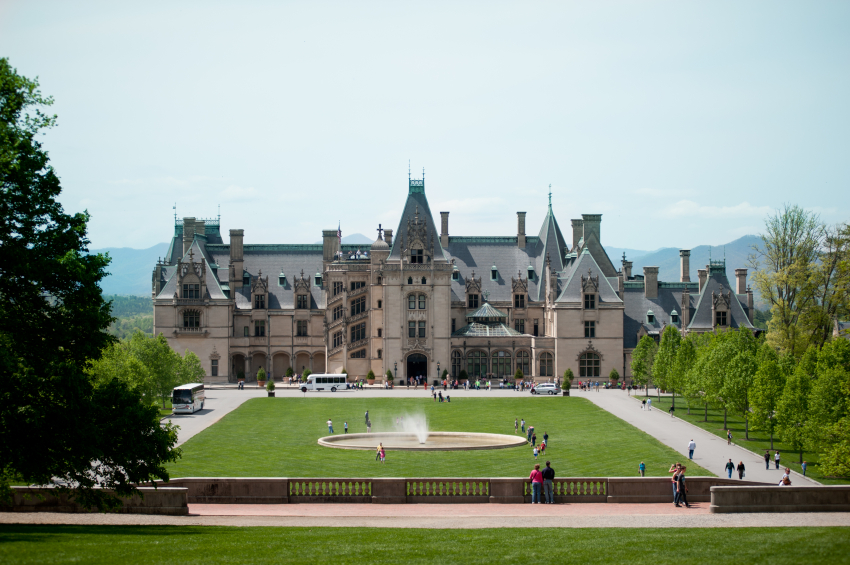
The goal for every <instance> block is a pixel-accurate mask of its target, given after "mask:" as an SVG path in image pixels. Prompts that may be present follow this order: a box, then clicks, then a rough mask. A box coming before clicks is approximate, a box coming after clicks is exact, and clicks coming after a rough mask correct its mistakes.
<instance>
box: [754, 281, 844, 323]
mask: <svg viewBox="0 0 850 565" xmlns="http://www.w3.org/2000/svg"><path fill="white" fill-rule="evenodd" d="M755 315H756V310H755V304H754V302H753V289H751V288H749V287H747V317H748V318H749V319H750V323H751V324H752V323H753V319H754V318H755ZM836 323H837V321H836Z"/></svg>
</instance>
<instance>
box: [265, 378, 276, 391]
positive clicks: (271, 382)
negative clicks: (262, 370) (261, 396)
mask: <svg viewBox="0 0 850 565" xmlns="http://www.w3.org/2000/svg"><path fill="white" fill-rule="evenodd" d="M266 390H267V391H269V392H271V391H273V390H274V378H271V379H269V381H268V382H267V383H266Z"/></svg>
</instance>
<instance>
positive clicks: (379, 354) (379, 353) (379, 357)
mask: <svg viewBox="0 0 850 565" xmlns="http://www.w3.org/2000/svg"><path fill="white" fill-rule="evenodd" d="M383 358H384V352H383V351H382V350H380V349H379V350H378V359H383Z"/></svg>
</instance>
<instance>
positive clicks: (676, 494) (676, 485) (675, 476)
mask: <svg viewBox="0 0 850 565" xmlns="http://www.w3.org/2000/svg"><path fill="white" fill-rule="evenodd" d="M671 469H672V470H673V471H672V472H673V477H672V478H671V479H670V480H671V481H672V484H673V506H679V464H678V463H676V464H675V465H673V466H672V467H671Z"/></svg>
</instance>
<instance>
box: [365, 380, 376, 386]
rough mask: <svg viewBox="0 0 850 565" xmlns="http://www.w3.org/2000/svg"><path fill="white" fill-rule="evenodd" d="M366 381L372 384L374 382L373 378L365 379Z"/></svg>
mask: <svg viewBox="0 0 850 565" xmlns="http://www.w3.org/2000/svg"><path fill="white" fill-rule="evenodd" d="M366 382H367V383H369V384H370V385H373V384H375V379H366Z"/></svg>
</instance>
